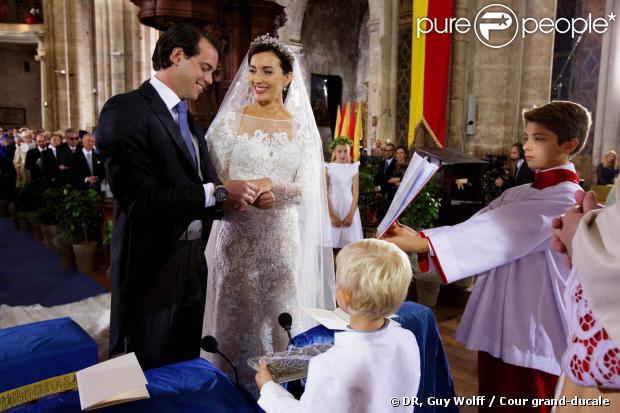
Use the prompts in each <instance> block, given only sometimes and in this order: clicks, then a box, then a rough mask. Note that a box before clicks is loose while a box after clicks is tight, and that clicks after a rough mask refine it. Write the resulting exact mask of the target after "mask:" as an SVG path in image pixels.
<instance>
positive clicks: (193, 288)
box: [126, 239, 207, 370]
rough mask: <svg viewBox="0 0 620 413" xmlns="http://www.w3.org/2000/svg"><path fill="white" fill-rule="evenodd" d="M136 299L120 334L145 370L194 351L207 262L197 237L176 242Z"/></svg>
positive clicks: (194, 355)
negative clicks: (122, 332)
mask: <svg viewBox="0 0 620 413" xmlns="http://www.w3.org/2000/svg"><path fill="white" fill-rule="evenodd" d="M153 281H154V282H153V283H152V284H151V285H152V287H151V288H149V290H148V291H146V293H145V295H144V296H143V298H142V300H141V302H139V303H136V304H137V305H136V306H135V308H137V309H138V310H137V314H132V320H131V324H130V328H129V331H128V332H127V337H126V340H127V342H126V347H127V350H128V351H133V352H135V353H136V356H137V357H138V360H139V361H140V365H141V367H142V368H143V369H144V370H146V369H150V368H153V367H158V366H162V365H166V364H171V363H176V362H178V361H182V360H190V359H194V358H197V357H199V356H200V339H201V334H202V318H203V314H204V306H205V297H206V288H207V263H206V260H205V256H204V245H203V242H202V240H201V239H197V240H193V241H177V242H176V243H175V246H174V248H173V251H172V254H171V256H170V258H169V259H168V260H167V262H166V263H165V264H164V266H163V268H162V269H161V271H160V272H159V274H157V275H156V279H155V280H153Z"/></svg>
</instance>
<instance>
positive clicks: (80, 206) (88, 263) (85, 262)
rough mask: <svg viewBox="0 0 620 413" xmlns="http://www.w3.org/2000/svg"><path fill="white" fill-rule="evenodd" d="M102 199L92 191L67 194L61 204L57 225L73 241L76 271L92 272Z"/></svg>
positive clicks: (99, 231)
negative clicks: (61, 209) (60, 215)
mask: <svg viewBox="0 0 620 413" xmlns="http://www.w3.org/2000/svg"><path fill="white" fill-rule="evenodd" d="M102 203H103V202H102V199H101V197H100V196H99V195H98V194H97V192H95V191H94V190H92V189H88V190H87V191H81V190H75V191H72V192H69V194H68V195H67V197H66V198H65V200H64V202H63V206H64V212H63V214H62V218H61V220H60V222H59V225H60V226H61V227H62V228H63V229H67V230H68V231H69V232H70V233H71V235H72V237H73V239H74V242H73V245H72V247H73V252H74V254H75V262H76V265H77V268H78V270H80V271H82V272H91V271H94V270H95V268H96V266H95V264H96V256H97V238H99V237H100V234H101V223H102V211H101V209H102Z"/></svg>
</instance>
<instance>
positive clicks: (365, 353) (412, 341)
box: [258, 323, 420, 413]
mask: <svg viewBox="0 0 620 413" xmlns="http://www.w3.org/2000/svg"><path fill="white" fill-rule="evenodd" d="M419 385H420V350H419V348H418V344H417V341H416V338H415V336H414V335H413V333H412V332H411V331H409V330H406V329H404V328H402V327H399V326H396V325H394V324H392V323H389V324H388V325H387V326H386V327H384V328H383V329H381V330H379V331H376V332H371V333H366V332H358V331H343V332H337V333H336V334H335V337H334V347H332V348H331V349H329V350H328V351H326V352H325V353H323V354H321V355H318V356H316V357H314V358H313V359H312V360H310V366H309V368H308V379H307V382H306V388H305V391H304V394H303V395H302V397H301V399H300V400H295V398H294V397H293V396H292V395H291V394H290V393H289V392H288V391H286V390H284V388H282V386H280V385H279V384H277V383H275V382H273V381H270V382H268V383H267V384H265V385H264V386H263V388H262V389H261V396H260V398H259V399H258V405H259V406H260V407H261V408H262V409H263V410H265V411H266V412H267V413H280V412H282V413H283V412H286V413H291V412H312V413H316V412H330V413H338V412H356V413H363V412H369V413H371V412H372V413H375V412H391V413H393V412H411V411H412V410H413V407H411V406H402V401H403V397H404V396H406V397H410V398H411V397H416V395H417V393H418V387H419ZM393 397H397V398H399V400H400V402H401V406H400V407H392V405H391V404H390V400H391V399H392V398H393Z"/></svg>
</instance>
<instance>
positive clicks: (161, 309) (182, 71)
mask: <svg viewBox="0 0 620 413" xmlns="http://www.w3.org/2000/svg"><path fill="white" fill-rule="evenodd" d="M217 61H218V51H217V49H216V47H215V46H214V41H213V40H212V39H211V37H210V35H209V34H208V33H205V32H204V31H202V30H201V29H199V28H197V27H195V26H192V25H189V24H177V25H175V26H172V27H171V28H170V29H168V30H167V31H166V32H165V33H164V34H162V35H161V37H160V38H159V40H158V41H157V45H156V47H155V51H154V53H153V68H154V69H155V71H156V74H155V75H154V76H153V77H152V78H151V79H150V80H148V81H146V82H144V83H143V84H142V85H141V86H140V87H139V88H138V89H137V90H134V91H132V92H129V93H125V94H121V95H117V96H114V97H112V98H111V99H110V100H108V101H107V102H106V104H105V105H104V107H103V109H102V111H101V114H100V116H99V127H98V129H97V147H98V148H99V150H100V151H101V153H102V155H103V156H104V159H105V161H106V167H107V178H108V179H109V183H110V187H111V189H112V193H113V195H114V198H115V205H114V226H113V234H112V245H111V270H112V308H111V320H110V354H112V355H113V354H118V353H122V352H129V351H133V352H135V353H136V355H137V357H138V360H139V361H140V364H141V365H142V368H144V369H149V368H153V367H156V366H160V365H164V364H169V363H174V362H177V361H181V360H187V359H192V358H195V357H198V356H199V352H200V339H201V332H202V317H203V311H204V304H205V289H206V280H207V268H206V263H205V258H204V254H203V252H204V247H205V245H206V241H207V239H208V235H209V231H210V228H211V224H212V221H213V219H214V218H216V217H217V213H218V211H219V210H220V209H221V206H222V205H227V206H230V207H233V208H236V209H243V208H245V207H246V206H247V205H249V204H251V203H252V202H253V200H254V198H255V195H256V192H255V191H256V189H257V188H256V186H255V185H253V184H252V183H249V182H246V181H229V182H224V183H222V182H220V181H219V179H218V177H217V175H216V173H215V170H214V168H213V165H212V164H211V161H210V160H209V153H208V152H207V147H206V142H205V140H204V131H203V130H202V128H201V127H200V125H199V123H198V122H197V121H196V120H195V119H194V117H193V116H192V114H191V113H189V112H188V111H187V101H188V100H196V99H197V98H198V96H199V95H200V93H202V92H203V91H204V90H205V89H206V88H207V86H209V85H210V84H211V83H212V81H213V78H212V75H213V71H214V69H215V68H216V67H217Z"/></svg>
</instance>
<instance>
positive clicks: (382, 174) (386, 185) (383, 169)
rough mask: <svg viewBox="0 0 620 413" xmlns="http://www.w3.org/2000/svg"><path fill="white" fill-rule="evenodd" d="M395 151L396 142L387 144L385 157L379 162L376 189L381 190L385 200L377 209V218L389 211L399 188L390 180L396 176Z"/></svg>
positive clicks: (384, 150)
mask: <svg viewBox="0 0 620 413" xmlns="http://www.w3.org/2000/svg"><path fill="white" fill-rule="evenodd" d="M395 151H396V146H394V144H391V143H386V144H385V146H384V147H383V155H384V156H385V159H384V160H382V161H381V162H379V167H378V169H377V173H376V175H375V178H374V185H375V191H376V192H381V195H382V197H383V201H382V202H381V204H380V205H379V207H378V211H377V212H378V215H379V216H378V217H377V218H378V219H379V220H381V219H382V218H383V216H384V215H385V213H386V212H387V210H388V208H389V207H390V204H391V203H392V199H394V195H395V194H396V189H398V187H397V186H396V185H394V184H391V183H390V182H389V180H390V178H392V177H393V176H394V170H395V168H396V158H395Z"/></svg>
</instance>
